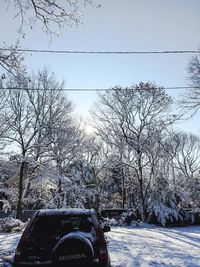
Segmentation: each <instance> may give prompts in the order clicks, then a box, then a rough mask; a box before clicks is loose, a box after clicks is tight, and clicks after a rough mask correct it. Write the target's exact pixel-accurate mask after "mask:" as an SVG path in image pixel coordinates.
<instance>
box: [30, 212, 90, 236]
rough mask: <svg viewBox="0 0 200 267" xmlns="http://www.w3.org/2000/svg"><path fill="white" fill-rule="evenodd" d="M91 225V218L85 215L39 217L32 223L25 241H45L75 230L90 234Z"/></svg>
mask: <svg viewBox="0 0 200 267" xmlns="http://www.w3.org/2000/svg"><path fill="white" fill-rule="evenodd" d="M92 225H93V224H92V220H91V217H89V216H86V215H80V216H77V215H76V216H67V215H62V216H39V217H36V218H35V220H34V221H33V224H32V226H31V228H30V231H29V233H28V236H27V239H28V240H32V239H34V240H46V239H49V238H51V237H55V238H56V236H57V235H58V236H62V235H64V234H67V233H70V232H73V231H77V230H79V231H83V232H90V230H91V227H92Z"/></svg>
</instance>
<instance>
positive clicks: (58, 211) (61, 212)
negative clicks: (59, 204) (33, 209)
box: [36, 208, 95, 216]
mask: <svg viewBox="0 0 200 267" xmlns="http://www.w3.org/2000/svg"><path fill="white" fill-rule="evenodd" d="M92 213H95V211H94V210H93V209H76V208H74V209H44V210H39V211H38V212H37V213H36V215H37V216H55V215H90V214H92Z"/></svg>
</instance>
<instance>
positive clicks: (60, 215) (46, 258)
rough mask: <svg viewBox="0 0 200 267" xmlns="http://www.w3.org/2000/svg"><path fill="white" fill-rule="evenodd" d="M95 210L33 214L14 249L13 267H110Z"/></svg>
mask: <svg viewBox="0 0 200 267" xmlns="http://www.w3.org/2000/svg"><path fill="white" fill-rule="evenodd" d="M107 231H110V227H109V226H104V228H103V229H102V227H101V225H100V222H99V220H98V216H97V214H96V212H95V211H94V210H89V209H67V210H62V209H61V210H41V211H38V212H36V214H35V215H34V217H33V219H32V220H31V222H30V223H29V224H28V226H27V227H26V229H25V231H24V233H23V235H22V237H21V239H20V241H19V244H18V246H17V249H16V252H15V257H14V264H13V266H14V267H28V266H29V267H33V266H37V267H38V266H40V267H44V266H46V267H50V266H51V267H72V266H73V267H75V266H76V267H82V266H84V267H90V266H91V267H93V266H98V267H110V258H109V255H108V250H107V242H106V239H105V237H104V232H107Z"/></svg>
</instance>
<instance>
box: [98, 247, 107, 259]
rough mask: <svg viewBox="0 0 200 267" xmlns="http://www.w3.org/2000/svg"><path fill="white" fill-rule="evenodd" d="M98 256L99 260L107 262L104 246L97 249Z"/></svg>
mask: <svg viewBox="0 0 200 267" xmlns="http://www.w3.org/2000/svg"><path fill="white" fill-rule="evenodd" d="M99 258H100V261H103V262H107V260H108V253H107V250H106V249H105V248H100V250H99Z"/></svg>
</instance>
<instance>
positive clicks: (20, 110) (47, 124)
mask: <svg viewBox="0 0 200 267" xmlns="http://www.w3.org/2000/svg"><path fill="white" fill-rule="evenodd" d="M7 86H8V87H11V88H12V89H10V90H9V94H8V97H7V103H8V112H7V113H6V114H4V117H5V123H6V126H7V127H8V128H9V135H5V136H4V138H5V139H6V140H9V141H10V142H11V143H12V144H15V146H16V147H17V151H19V152H18V156H17V159H18V160H19V162H20V169H19V183H18V203H17V215H16V216H17V218H19V217H20V215H21V209H22V202H23V191H24V188H25V187H24V186H25V185H24V177H25V170H26V166H27V164H28V162H29V157H34V159H37V158H38V154H41V153H42V151H43V150H44V149H45V148H46V147H47V146H48V145H49V143H48V142H49V138H48V136H49V135H50V134H51V132H52V129H53V128H54V127H55V125H57V123H58V121H59V120H61V118H62V117H63V116H64V114H65V112H66V110H67V107H68V106H69V105H71V104H70V102H68V100H66V99H65V98H64V97H63V95H62V92H61V89H62V86H63V83H59V82H57V81H56V80H55V77H54V75H53V74H49V73H48V71H47V70H43V71H39V72H38V73H37V75H33V76H32V80H31V81H29V82H28V81H27V77H26V76H20V77H18V79H15V78H11V79H10V81H9V84H8V85H7ZM18 87H22V88H24V90H19V89H17V88H18ZM15 88H16V89H15ZM31 88H37V89H38V90H31ZM49 89H50V90H49Z"/></svg>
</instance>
